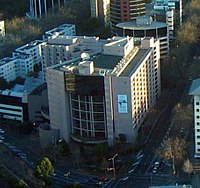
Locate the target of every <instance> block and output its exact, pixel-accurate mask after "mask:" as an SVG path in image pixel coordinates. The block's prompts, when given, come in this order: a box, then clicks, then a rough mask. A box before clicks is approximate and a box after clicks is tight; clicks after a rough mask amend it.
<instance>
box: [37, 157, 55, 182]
mask: <svg viewBox="0 0 200 188" xmlns="http://www.w3.org/2000/svg"><path fill="white" fill-rule="evenodd" d="M53 172H54V168H53V165H52V164H51V161H50V160H49V159H48V158H47V157H44V158H43V159H42V160H41V161H40V163H39V164H38V165H37V166H36V170H35V174H36V176H37V177H39V178H41V179H42V180H43V181H44V182H45V184H47V183H49V182H50V175H51V174H52V173H53Z"/></svg>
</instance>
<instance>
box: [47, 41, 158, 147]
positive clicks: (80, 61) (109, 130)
mask: <svg viewBox="0 0 200 188" xmlns="http://www.w3.org/2000/svg"><path fill="white" fill-rule="evenodd" d="M89 41H90V49H88V48H83V43H82V44H81V46H79V47H80V48H81V47H82V48H83V49H84V51H83V52H82V53H81V56H80V57H79V58H76V59H71V60H68V61H65V62H63V63H61V64H57V65H54V66H52V67H49V68H47V77H46V80H47V88H48V98H49V113H50V126H51V128H52V130H58V131H59V134H60V139H61V138H63V139H65V140H66V141H67V142H68V141H69V140H70V139H73V140H74V141H76V142H82V143H84V144H97V143H105V142H107V143H109V145H113V144H114V143H115V140H116V138H117V137H118V136H119V135H120V134H123V135H125V137H126V140H127V142H129V143H133V142H134V141H135V139H136V136H137V133H138V130H139V128H140V126H141V125H142V123H143V121H144V119H145V117H146V115H147V113H148V111H149V110H150V108H151V107H152V106H153V105H154V104H155V101H156V99H157V97H158V96H159V94H160V89H161V85H160V50H159V40H158V41H156V40H154V38H145V39H144V40H143V41H142V45H141V46H135V45H134V42H133V38H132V37H115V38H112V39H109V40H97V38H96V39H95V38H93V39H92V38H91V39H90V40H89V39H88V42H89ZM97 43H99V45H97ZM77 47H78V46H77ZM92 47H93V49H92ZM97 47H98V48H97ZM49 130H50V129H49ZM54 137H55V138H57V136H56V135H55V136H54Z"/></svg>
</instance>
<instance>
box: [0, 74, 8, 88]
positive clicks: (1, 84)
mask: <svg viewBox="0 0 200 188" xmlns="http://www.w3.org/2000/svg"><path fill="white" fill-rule="evenodd" d="M7 87H8V83H7V81H6V80H5V79H4V78H2V77H0V90H5V89H6V88H7Z"/></svg>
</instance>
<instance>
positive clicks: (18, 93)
mask: <svg viewBox="0 0 200 188" xmlns="http://www.w3.org/2000/svg"><path fill="white" fill-rule="evenodd" d="M41 84H43V81H42V80H41V79H38V78H30V77H27V78H26V80H25V82H24V85H21V84H16V85H15V86H14V87H13V88H12V89H10V90H9V89H6V90H4V91H1V94H3V95H9V96H15V97H23V96H24V95H27V94H29V93H31V92H32V91H33V90H34V89H35V88H37V87H38V86H40V85H41Z"/></svg>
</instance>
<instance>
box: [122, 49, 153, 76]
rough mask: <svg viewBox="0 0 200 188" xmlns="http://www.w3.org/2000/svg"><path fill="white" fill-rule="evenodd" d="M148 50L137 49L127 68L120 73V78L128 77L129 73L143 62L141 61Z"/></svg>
mask: <svg viewBox="0 0 200 188" xmlns="http://www.w3.org/2000/svg"><path fill="white" fill-rule="evenodd" d="M150 50H151V49H139V51H138V53H137V54H136V55H135V57H134V58H133V59H132V60H131V62H130V63H129V64H128V66H127V67H126V68H125V70H124V71H123V72H122V73H121V75H120V76H124V77H128V76H130V75H131V73H132V72H134V71H135V70H136V69H137V67H138V66H139V65H140V63H141V62H142V61H143V59H144V58H145V57H146V54H147V53H148V52H149V51H150Z"/></svg>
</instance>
